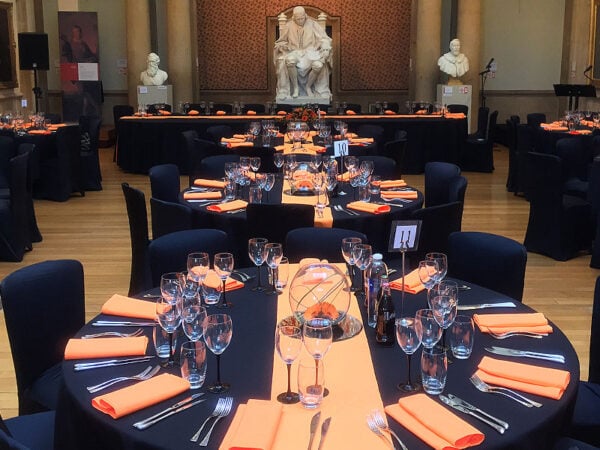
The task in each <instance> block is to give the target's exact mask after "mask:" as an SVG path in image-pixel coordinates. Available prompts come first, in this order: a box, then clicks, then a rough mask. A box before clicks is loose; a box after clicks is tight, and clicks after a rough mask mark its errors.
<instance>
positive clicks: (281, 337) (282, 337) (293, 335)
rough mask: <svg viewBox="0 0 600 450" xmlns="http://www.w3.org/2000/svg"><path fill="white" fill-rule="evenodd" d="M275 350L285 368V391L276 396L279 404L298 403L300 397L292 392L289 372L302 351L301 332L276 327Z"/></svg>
mask: <svg viewBox="0 0 600 450" xmlns="http://www.w3.org/2000/svg"><path fill="white" fill-rule="evenodd" d="M275 348H276V349H277V353H278V354H279V357H280V358H281V359H282V360H283V362H284V363H285V364H286V366H287V377H288V378H287V391H286V392H282V393H281V394H279V395H278V396H277V400H278V401H279V402H281V403H285V404H288V405H289V404H292V403H298V401H299V400H300V397H299V396H298V394H297V393H296V392H292V387H291V373H292V372H291V371H292V363H293V362H294V361H295V360H296V358H297V357H298V355H299V354H300V350H302V330H301V329H300V328H298V327H295V326H292V325H278V326H277V329H276V330H275Z"/></svg>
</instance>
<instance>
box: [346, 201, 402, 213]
mask: <svg viewBox="0 0 600 450" xmlns="http://www.w3.org/2000/svg"><path fill="white" fill-rule="evenodd" d="M346 208H350V209H355V210H357V211H363V212H368V213H371V214H382V213H388V212H390V209H391V208H390V205H378V204H377V203H367V202H350V203H348V204H347V205H346Z"/></svg>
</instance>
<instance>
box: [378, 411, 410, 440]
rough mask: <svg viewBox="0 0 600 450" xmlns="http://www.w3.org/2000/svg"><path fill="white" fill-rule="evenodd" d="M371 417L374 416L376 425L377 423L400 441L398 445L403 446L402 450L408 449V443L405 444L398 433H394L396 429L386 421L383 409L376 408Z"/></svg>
mask: <svg viewBox="0 0 600 450" xmlns="http://www.w3.org/2000/svg"><path fill="white" fill-rule="evenodd" d="M371 417H372V418H373V421H374V422H375V425H377V426H378V427H379V428H380V429H381V430H383V431H387V432H388V433H390V434H391V435H392V436H394V438H395V439H396V441H398V445H399V446H400V447H402V450H408V448H407V447H406V445H404V442H402V440H401V439H400V438H399V437H398V435H397V434H396V433H394V431H393V430H392V429H391V428H390V427H389V426H388V424H387V422H386V421H385V419H384V417H383V414H381V411H379V410H378V409H376V410H374V411H373V412H372V413H371Z"/></svg>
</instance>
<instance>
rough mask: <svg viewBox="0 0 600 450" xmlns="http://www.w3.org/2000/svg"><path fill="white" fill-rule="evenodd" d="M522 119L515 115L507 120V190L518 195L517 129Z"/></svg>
mask: <svg viewBox="0 0 600 450" xmlns="http://www.w3.org/2000/svg"><path fill="white" fill-rule="evenodd" d="M520 122H521V119H520V118H519V116H516V115H513V116H510V118H509V119H506V128H507V138H508V176H507V178H506V190H507V191H508V192H514V193H515V194H516V193H518V188H519V182H518V180H519V160H518V153H517V142H518V134H517V128H518V126H519V123H520Z"/></svg>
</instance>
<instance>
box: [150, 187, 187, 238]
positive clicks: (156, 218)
mask: <svg viewBox="0 0 600 450" xmlns="http://www.w3.org/2000/svg"><path fill="white" fill-rule="evenodd" d="M150 214H151V216H152V239H156V238H158V237H160V236H164V235H165V234H169V233H174V232H175V231H183V230H191V229H192V228H193V223H192V209H191V208H190V207H189V206H187V205H182V204H181V203H176V202H167V201H164V200H160V199H158V198H154V197H152V198H150Z"/></svg>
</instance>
